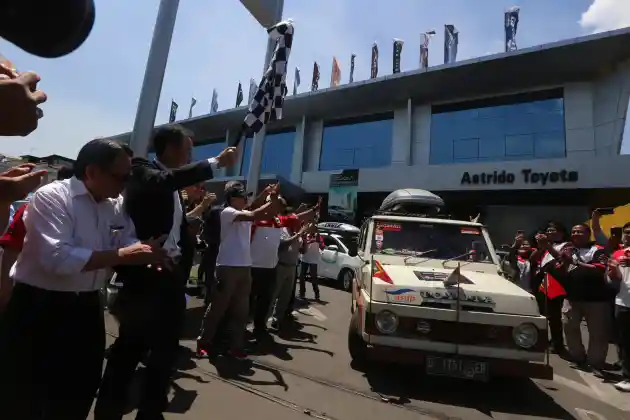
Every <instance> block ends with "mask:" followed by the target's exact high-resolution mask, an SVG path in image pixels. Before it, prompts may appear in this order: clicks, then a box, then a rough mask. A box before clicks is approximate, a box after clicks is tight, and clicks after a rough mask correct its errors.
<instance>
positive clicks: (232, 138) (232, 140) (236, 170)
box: [223, 130, 246, 176]
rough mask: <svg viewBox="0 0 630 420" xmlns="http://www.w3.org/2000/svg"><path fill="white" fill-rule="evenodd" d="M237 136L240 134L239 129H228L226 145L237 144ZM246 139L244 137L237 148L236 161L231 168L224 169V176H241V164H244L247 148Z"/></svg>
mask: <svg viewBox="0 0 630 420" xmlns="http://www.w3.org/2000/svg"><path fill="white" fill-rule="evenodd" d="M237 136H238V130H227V131H226V132H225V145H226V146H233V145H234V144H236V140H237ZM245 141H246V139H243V140H242V141H241V143H240V144H239V145H238V147H237V149H236V153H237V158H236V163H235V164H234V166H232V167H231V168H225V169H224V170H223V173H224V175H223V176H239V175H240V174H241V166H242V165H243V149H245Z"/></svg>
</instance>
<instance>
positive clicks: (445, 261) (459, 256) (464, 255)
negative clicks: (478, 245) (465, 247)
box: [442, 250, 475, 268]
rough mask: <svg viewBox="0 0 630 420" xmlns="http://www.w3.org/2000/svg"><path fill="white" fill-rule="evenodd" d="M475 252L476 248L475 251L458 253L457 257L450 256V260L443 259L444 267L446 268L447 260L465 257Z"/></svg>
mask: <svg viewBox="0 0 630 420" xmlns="http://www.w3.org/2000/svg"><path fill="white" fill-rule="evenodd" d="M473 254H475V251H474V250H473V251H468V252H466V253H464V254H462V255H458V256H456V257H452V258H449V259H448V260H444V261H442V267H444V268H446V263H447V262H450V261H454V260H458V259H460V258H464V257H470V256H471V255H473Z"/></svg>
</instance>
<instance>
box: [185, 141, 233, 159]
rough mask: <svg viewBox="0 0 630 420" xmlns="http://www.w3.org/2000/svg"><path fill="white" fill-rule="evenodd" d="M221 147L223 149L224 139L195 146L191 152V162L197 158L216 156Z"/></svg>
mask: <svg viewBox="0 0 630 420" xmlns="http://www.w3.org/2000/svg"><path fill="white" fill-rule="evenodd" d="M223 149H225V141H223V140H220V141H218V142H212V143H207V144H202V145H200V146H195V147H194V148H193V152H192V160H193V162H197V161H199V160H204V159H210V158H212V157H216V156H218V155H219V153H221V152H222V151H223Z"/></svg>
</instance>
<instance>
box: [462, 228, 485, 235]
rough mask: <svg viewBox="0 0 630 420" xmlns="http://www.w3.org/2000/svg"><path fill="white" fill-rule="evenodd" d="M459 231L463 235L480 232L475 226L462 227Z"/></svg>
mask: <svg viewBox="0 0 630 420" xmlns="http://www.w3.org/2000/svg"><path fill="white" fill-rule="evenodd" d="M460 232H461V233H463V234H464V235H479V234H481V232H479V229H475V228H462V229H461V231H460Z"/></svg>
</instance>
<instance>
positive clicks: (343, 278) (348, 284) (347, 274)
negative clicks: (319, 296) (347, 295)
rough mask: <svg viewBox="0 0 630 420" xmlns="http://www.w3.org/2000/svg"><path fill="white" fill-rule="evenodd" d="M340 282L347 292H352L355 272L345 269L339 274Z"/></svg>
mask: <svg viewBox="0 0 630 420" xmlns="http://www.w3.org/2000/svg"><path fill="white" fill-rule="evenodd" d="M338 280H339V282H340V283H341V287H342V288H343V290H345V291H346V292H351V291H352V281H353V280H354V272H353V271H352V270H350V269H349V268H344V269H343V270H341V272H340V273H339V278H338Z"/></svg>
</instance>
